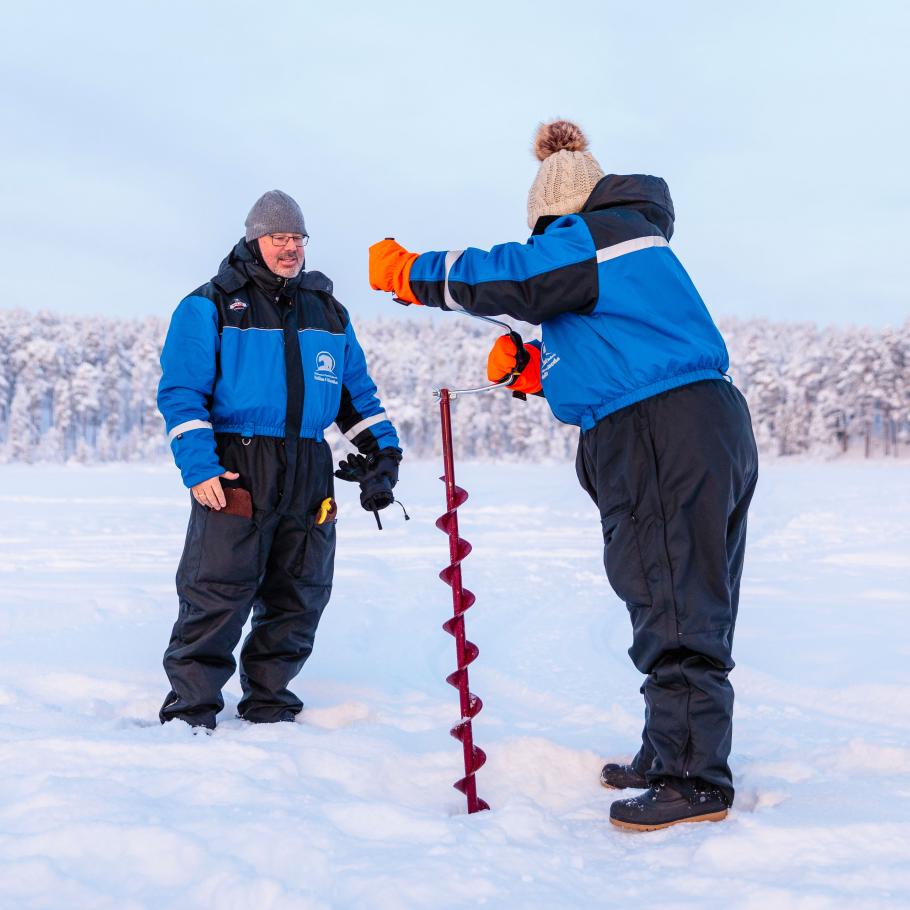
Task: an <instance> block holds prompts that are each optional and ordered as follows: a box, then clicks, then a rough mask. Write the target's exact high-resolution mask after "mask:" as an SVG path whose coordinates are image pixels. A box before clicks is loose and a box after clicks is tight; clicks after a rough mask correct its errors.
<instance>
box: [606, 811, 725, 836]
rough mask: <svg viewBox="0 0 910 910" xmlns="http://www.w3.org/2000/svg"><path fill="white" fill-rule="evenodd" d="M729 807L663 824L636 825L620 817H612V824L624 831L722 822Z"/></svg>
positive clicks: (656, 829) (655, 829)
mask: <svg viewBox="0 0 910 910" xmlns="http://www.w3.org/2000/svg"><path fill="white" fill-rule="evenodd" d="M728 812H729V810H728V809H722V810H721V811H720V812H709V813H708V814H707V815H692V816H689V818H678V819H676V821H673V822H664V823H663V824H661V825H636V824H635V823H634V822H624V821H620V820H619V819H618V818H612V817H611V818H610V824H611V825H616V827H617V828H622V829H623V830H624V831H660V830H661V829H662V828H670V827H672V826H673V825H682V824H684V823H686V822H722V821H723V820H724V819H725V818H726V817H727V813H728Z"/></svg>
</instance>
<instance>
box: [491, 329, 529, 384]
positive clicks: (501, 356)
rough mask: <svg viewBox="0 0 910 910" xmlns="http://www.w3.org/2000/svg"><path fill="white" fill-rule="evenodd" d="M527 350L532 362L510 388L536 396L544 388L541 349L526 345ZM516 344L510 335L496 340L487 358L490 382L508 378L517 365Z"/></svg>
mask: <svg viewBox="0 0 910 910" xmlns="http://www.w3.org/2000/svg"><path fill="white" fill-rule="evenodd" d="M525 350H526V351H527V352H528V356H529V357H530V358H531V362H530V363H529V364H528V365H527V366H526V367H525V368H524V369H523V370H522V371H521V374H520V375H519V377H518V379H517V380H516V382H515V384H514V385H510V386H509V388H510V389H511V390H512V391H513V392H524V393H525V394H527V395H536V394H537V393H538V392H539V391H540V390H541V388H542V386H541V381H540V348H539V347H537V345H535V344H526V345H525ZM515 354H516V349H515V342H514V341H512V339H511V338H510V337H509V336H508V335H501V336H500V337H499V338H497V339H496V343H495V344H494V345H493V349H492V350H491V351H490V356H489V357H488V358H487V378H488V379H489V380H490V382H499V380H500V379H502V377H503V376H508V375H509V374H510V373H511V372H512V371H513V370H514V369H515V365H516V363H517V360H516V358H515Z"/></svg>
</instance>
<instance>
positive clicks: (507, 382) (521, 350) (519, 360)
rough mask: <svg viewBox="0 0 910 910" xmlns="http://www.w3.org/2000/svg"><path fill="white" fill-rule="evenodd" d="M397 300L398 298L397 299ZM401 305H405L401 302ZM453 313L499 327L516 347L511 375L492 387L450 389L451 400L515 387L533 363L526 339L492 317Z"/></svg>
mask: <svg viewBox="0 0 910 910" xmlns="http://www.w3.org/2000/svg"><path fill="white" fill-rule="evenodd" d="M396 299H397V298H396ZM398 302H399V303H404V301H402V300H400V301H398ZM452 312H453V313H461V314H462V315H463V316H470V317H471V319H480V320H482V321H483V322H489V323H492V324H493V325H497V326H499V327H500V328H502V329H505V330H506V333H507V334H508V336H509V338H511V339H512V344H514V345H515V367H514V369H513V370H512V372H511V373H507V374H506V375H505V376H503V377H502V379H499V380H497V381H496V382H494V383H491V384H490V385H484V386H478V387H477V388H473V389H449V390H448V394H449V398H453V399H454V398H456V397H457V396H459V395H474V394H476V393H478V392H492V391H493V390H494V389H499V388H502V387H506V388H508V387H509V386H513V385H515V383H516V382H518V377H519V376H521V374H522V372H523V371H524V368H525V367H526V366H527V365H528V364H529V363H530V362H531V355H530V354H529V353H528V352H527V351H526V350H525V343H524V339H523V338H522V337H521V335H519V334H518V332H516V331H515V329H513V328H512V326H510V325H509V324H508V323H507V322H502V321H500V320H499V319H493V317H492V316H481V315H480V314H479V313H469V312H468V311H467V310H452ZM441 394H442V393H441V391H440V389H433V397H434V398H435V399H436V400H437V401H439V399H440V397H441ZM512 397H513V398H517V399H519V400H520V401H527V400H528V396H527V395H525V393H524V392H512Z"/></svg>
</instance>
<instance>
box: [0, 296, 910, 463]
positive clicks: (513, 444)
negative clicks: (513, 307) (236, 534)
mask: <svg viewBox="0 0 910 910" xmlns="http://www.w3.org/2000/svg"><path fill="white" fill-rule="evenodd" d="M721 329H722V331H723V333H724V336H725V338H726V339H727V344H728V347H729V349H730V360H731V370H730V372H731V374H732V376H733V378H734V380H735V382H736V383H737V385H738V386H739V388H741V389H742V390H743V392H744V393H745V395H746V397H747V398H748V400H749V405H750V407H751V409H752V417H753V422H754V425H755V432H756V436H757V438H758V442H759V446H760V447H761V449H762V451H763V452H764V453H765V454H773V455H795V454H802V453H811V454H815V455H820V456H827V457H832V456H836V455H839V454H842V453H845V452H854V453H857V454H858V455H860V456H866V457H883V456H901V455H905V454H906V453H907V452H908V451H910V321H908V322H906V323H905V324H904V325H903V326H902V327H900V328H888V329H883V330H873V329H868V328H849V329H836V328H825V329H819V328H818V327H817V326H815V325H812V324H802V323H773V322H768V321H764V320H747V321H732V320H731V321H726V322H724V323H722V325H721ZM165 330H166V324H165V323H164V322H163V321H162V320H160V319H157V318H146V319H106V318H99V317H92V318H86V317H72V316H61V315H59V314H54V313H50V312H41V313H38V314H32V313H27V312H25V311H22V310H6V311H0V461H67V460H71V459H72V460H76V461H81V462H92V461H115V460H125V461H136V460H147V459H159V458H161V457H164V456H165V455H166V454H167V450H166V444H165V438H164V427H163V423H162V420H161V417H160V415H159V414H158V412H157V409H156V406H155V391H156V386H157V382H158V375H159V367H158V355H159V353H160V349H161V343H162V341H163V339H164V333H165ZM357 331H358V337H359V338H360V340H361V343H362V344H363V346H364V349H365V350H366V352H367V356H368V359H369V363H370V369H371V372H372V374H373V376H374V378H375V379H376V381H377V383H378V385H379V388H380V393H381V395H382V398H383V402H384V404H385V406H386V409H387V410H388V411H389V413H390V415H391V416H392V417H393V419H394V420H395V422H396V424H397V426H398V428H399V431H400V432H401V434H402V436H403V439H404V444H405V446H406V447H407V450H408V454H409V455H411V456H414V457H420V456H430V455H433V454H435V453H436V452H437V451H438V441H437V436H438V416H437V410H436V407H435V405H434V401H433V397H432V390H433V388H434V387H436V386H439V385H440V384H446V385H452V386H454V387H465V386H473V385H478V384H482V383H483V382H484V381H485V380H484V373H485V370H484V365H485V361H486V353H487V350H488V348H489V345H490V343H491V340H492V338H493V337H494V334H493V333H492V332H490V331H488V330H486V328H485V327H484V326H482V325H479V324H477V325H475V324H474V323H472V322H469V321H468V320H456V319H451V320H447V321H442V322H440V321H431V320H430V319H428V318H421V319H416V318H415V319H413V320H408V321H390V320H376V321H360V322H358V323H357ZM526 337H528V338H531V337H533V335H532V334H531V332H530V331H528V334H527V335H526ZM455 407H456V408H457V411H456V436H457V446H458V450H459V454H460V455H461V456H463V457H476V458H484V457H490V458H507V459H514V460H526V459H532V458H533V459H539V458H551V459H567V458H570V457H572V456H573V454H574V450H575V442H576V439H577V430H575V429H574V428H572V427H566V426H562V425H560V424H559V423H558V422H557V421H555V420H554V419H553V418H552V417H551V415H550V412H549V409H548V408H547V406H546V403H545V402H543V401H541V400H539V399H531V400H529V401H528V402H526V403H521V402H518V401H514V400H513V399H512V398H511V397H510V396H509V395H508V394H506V393H500V392H497V393H495V394H490V395H470V396H463V397H462V398H460V399H459V400H458V402H457V405H456V406H455Z"/></svg>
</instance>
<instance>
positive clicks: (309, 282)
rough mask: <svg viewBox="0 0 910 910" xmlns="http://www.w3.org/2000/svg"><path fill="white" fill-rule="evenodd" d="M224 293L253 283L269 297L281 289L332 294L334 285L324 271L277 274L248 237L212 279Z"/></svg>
mask: <svg viewBox="0 0 910 910" xmlns="http://www.w3.org/2000/svg"><path fill="white" fill-rule="evenodd" d="M212 281H213V282H214V283H215V284H217V285H218V287H220V288H221V289H222V290H223V291H225V292H226V293H228V294H230V293H233V292H234V291H236V290H238V288H241V287H242V286H243V285H245V284H246V283H247V282H248V281H252V282H253V284H255V285H257V286H258V287H259V288H261V289H262V290H263V291H265V292H266V293H267V294H274V293H275V292H276V291H278V290H279V289H281V288H284V289H285V290H287V291H292V290H294V289H296V288H308V289H310V290H313V291H325V292H326V293H329V294H331V293H332V283H331V282H330V281H329V279H328V278H326V276H325V275H323V274H322V272H306V271H303V270H301V272H300V274H299V275H297V276H296V277H294V278H282V277H281V276H280V275H276V274H275V273H274V272H273V271H272V270H271V269H270V268H269V267H268V266H267V265H266V264H265V261H264V260H263V258H262V254H261V253H260V252H259V249H258V244H257V242H256V241H255V240H253V241H251V242H247V240H246V239H245V238H241V239H240V240H238V241H237V243H236V245H235V246H234V248H233V249H232V250H231V251H230V253H228V254H227V256H225V257H224V259H223V260H222V262H221V265H220V266H219V267H218V274H217V275H216V276H215V277H214V278H213V279H212Z"/></svg>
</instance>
